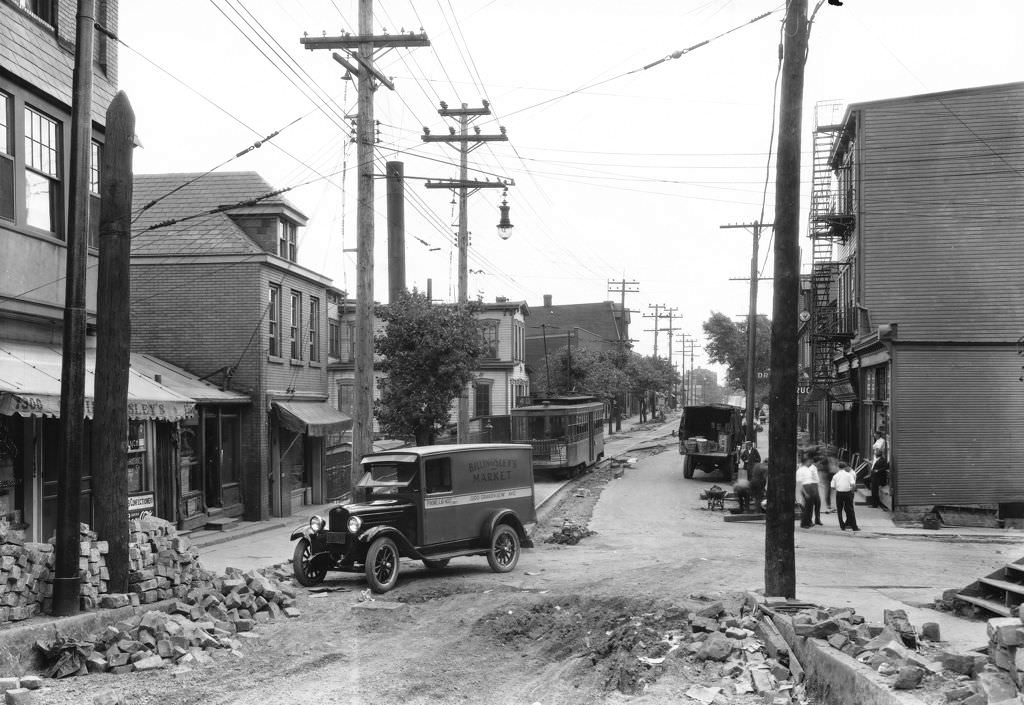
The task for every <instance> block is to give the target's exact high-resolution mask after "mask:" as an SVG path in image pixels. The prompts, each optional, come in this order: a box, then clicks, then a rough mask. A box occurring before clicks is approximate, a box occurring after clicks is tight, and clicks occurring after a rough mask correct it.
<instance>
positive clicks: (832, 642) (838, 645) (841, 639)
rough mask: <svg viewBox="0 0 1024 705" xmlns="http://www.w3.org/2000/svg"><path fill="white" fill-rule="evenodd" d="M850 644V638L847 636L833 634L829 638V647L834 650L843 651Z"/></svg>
mask: <svg viewBox="0 0 1024 705" xmlns="http://www.w3.org/2000/svg"><path fill="white" fill-rule="evenodd" d="M849 642H850V638H849V637H848V636H846V635H845V634H832V635H830V636H829V638H828V643H829V646H831V647H832V648H833V649H839V650H842V648H843V647H844V646H846V645H847V644H848V643H849Z"/></svg>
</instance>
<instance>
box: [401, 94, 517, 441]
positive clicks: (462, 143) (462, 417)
mask: <svg viewBox="0 0 1024 705" xmlns="http://www.w3.org/2000/svg"><path fill="white" fill-rule="evenodd" d="M437 114H438V115H440V116H441V117H453V118H458V119H459V132H458V134H456V132H455V128H451V131H450V134H447V135H432V134H430V130H428V129H427V128H426V127H424V128H423V135H421V137H422V139H423V141H424V142H445V143H449V144H455V145H457V147H456V148H457V149H458V150H459V178H458V179H441V180H439V181H428V182H427V183H426V187H427V188H445V189H452V190H453V191H454V190H458V192H459V235H458V237H459V305H460V306H465V305H466V303H467V302H468V298H469V297H468V289H469V212H468V210H467V208H466V202H467V200H468V199H469V196H470V194H471V193H476V192H477V191H479V190H480V189H485V188H508V187H509V186H513V185H515V184H514V182H513V181H511V180H509V181H477V180H473V179H470V178H469V153H470V152H472V151H473V150H474V149H476V148H477V147H479V146H480V145H481V144H483V143H484V142H507V141H508V137H507V136H506V135H505V128H504V127H502V128H499V129H500V132H501V134H498V135H482V134H480V131H479V129H478V130H477V131H476V134H473V135H471V134H469V125H470V123H471V122H472V121H473V120H475V119H476V118H478V117H482V116H484V115H490V114H491V108H490V105H489V104H488V103H487V101H486V100H485V101H483V107H481V108H470V107H469V106H468V105H466V103H463V104H462V107H461V108H449V107H448V104H447V103H441V109H440V110H438V111H437ZM468 439H469V389H468V386H467V387H466V388H464V389H463V390H462V393H461V394H459V419H458V442H459V443H465V442H466V441H467V440H468Z"/></svg>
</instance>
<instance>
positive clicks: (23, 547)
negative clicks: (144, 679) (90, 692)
mask: <svg viewBox="0 0 1024 705" xmlns="http://www.w3.org/2000/svg"><path fill="white" fill-rule="evenodd" d="M130 532H131V533H130V535H129V539H130V542H129V545H128V551H129V560H130V570H131V573H130V575H129V582H130V585H129V589H130V591H131V593H130V594H127V595H123V594H110V593H108V592H107V580H108V578H109V577H110V576H109V572H108V570H107V566H106V555H107V552H108V549H109V546H108V544H107V542H106V541H97V540H96V532H94V531H91V530H90V529H89V527H88V526H87V525H86V524H82V528H81V534H80V537H81V543H80V547H81V548H80V552H79V558H78V567H79V571H80V576H81V588H80V594H81V607H82V609H87V610H88V609H95V608H96V607H97V606H100V607H108V608H109V607H122V606H126V605H129V604H131V605H139V604H140V603H141V604H148V603H152V602H156V601H158V600H164V599H171V598H175V597H177V598H181V597H183V596H184V595H185V593H186V592H188V590H189V589H191V588H192V587H193V586H196V585H203V584H208V582H209V580H210V579H211V578H212V577H213V576H212V574H210V573H207V572H206V571H204V570H203V569H202V567H201V566H200V564H199V561H198V554H197V553H196V552H195V550H193V548H192V546H191V544H190V542H189V540H188V538H186V537H184V536H177V535H176V529H175V528H174V525H173V524H171V523H170V522H167V521H165V520H163V519H158V518H156V517H147V518H144V519H134V520H132V521H131V523H130ZM53 541H54V540H53V539H51V540H50V541H49V542H47V543H35V542H26V541H25V532H24V531H22V530H19V529H11V528H10V527H6V526H2V525H0V623H4V622H17V621H21V620H25V619H28V618H30V617H33V616H35V615H37V614H41V613H43V612H49V611H50V606H51V605H50V601H51V598H52V595H53V575H54V562H55V559H56V555H55V553H54V544H53Z"/></svg>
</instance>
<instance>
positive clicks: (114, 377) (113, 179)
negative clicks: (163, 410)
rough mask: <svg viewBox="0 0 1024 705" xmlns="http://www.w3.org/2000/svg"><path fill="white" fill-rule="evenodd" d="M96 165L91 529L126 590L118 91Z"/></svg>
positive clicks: (125, 172)
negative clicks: (105, 548)
mask: <svg viewBox="0 0 1024 705" xmlns="http://www.w3.org/2000/svg"><path fill="white" fill-rule="evenodd" d="M106 122H107V129H106V141H105V143H104V145H103V162H102V166H101V168H100V233H99V256H100V261H99V272H98V274H97V284H96V383H95V385H94V386H95V392H94V396H95V409H94V414H93V424H92V427H93V458H92V475H93V477H92V481H93V488H94V490H95V502H96V526H95V527H94V528H95V529H96V534H97V536H98V537H99V539H100V540H101V541H106V542H107V543H108V545H109V549H108V552H107V570H108V572H109V575H110V577H109V578H108V579H107V587H108V589H109V590H110V592H127V591H128V563H129V561H128V480H127V468H128V447H127V439H128V368H129V365H130V362H131V341H132V328H131V275H130V269H129V266H128V263H129V260H130V259H131V250H132V223H131V221H132V149H133V147H134V143H135V113H134V112H133V111H132V106H131V103H129V102H128V96H126V95H125V93H124V91H119V92H118V93H117V95H116V96H114V99H113V100H112V101H111V102H110V107H109V108H107V121H106Z"/></svg>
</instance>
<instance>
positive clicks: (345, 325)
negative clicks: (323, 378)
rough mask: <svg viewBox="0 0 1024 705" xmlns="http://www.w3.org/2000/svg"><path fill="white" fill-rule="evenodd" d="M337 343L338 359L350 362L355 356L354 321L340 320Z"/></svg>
mask: <svg viewBox="0 0 1024 705" xmlns="http://www.w3.org/2000/svg"><path fill="white" fill-rule="evenodd" d="M339 343H340V344H339V350H338V359H339V360H341V361H342V362H352V361H353V360H354V359H355V357H356V323H355V321H342V322H341V340H340V341H339Z"/></svg>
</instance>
